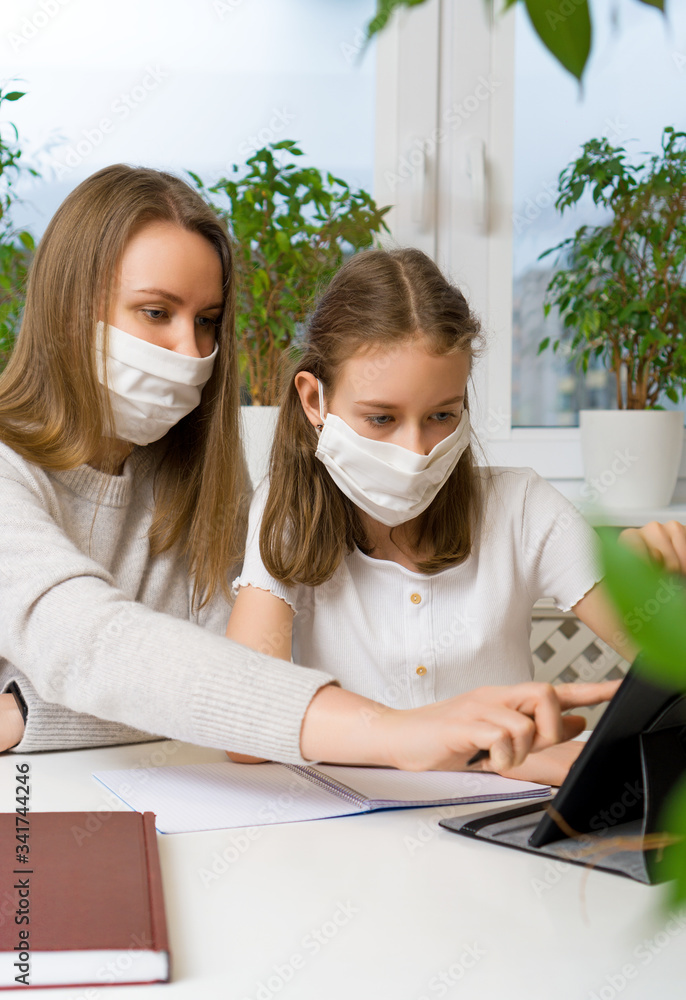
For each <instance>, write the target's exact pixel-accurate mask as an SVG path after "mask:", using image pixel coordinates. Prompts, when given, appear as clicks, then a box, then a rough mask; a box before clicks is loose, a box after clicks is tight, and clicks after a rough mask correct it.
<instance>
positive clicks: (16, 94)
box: [2, 90, 26, 101]
mask: <svg viewBox="0 0 686 1000" xmlns="http://www.w3.org/2000/svg"><path fill="white" fill-rule="evenodd" d="M25 94H26V92H25V91H23V90H11V91H10V93H9V94H3V98H2V99H3V101H18V100H19V98H20V97H24V96H25Z"/></svg>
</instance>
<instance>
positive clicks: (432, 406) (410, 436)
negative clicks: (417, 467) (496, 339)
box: [296, 339, 469, 455]
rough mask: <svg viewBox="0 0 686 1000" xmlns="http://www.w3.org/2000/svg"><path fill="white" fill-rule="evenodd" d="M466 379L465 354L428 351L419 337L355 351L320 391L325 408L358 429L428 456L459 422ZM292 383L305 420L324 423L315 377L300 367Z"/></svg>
mask: <svg viewBox="0 0 686 1000" xmlns="http://www.w3.org/2000/svg"><path fill="white" fill-rule="evenodd" d="M468 378H469V357H468V356H467V355H466V354H462V353H459V354H440V355H436V354H432V353H430V352H429V350H428V349H427V346H426V342H425V341H424V340H422V339H417V340H411V341H405V342H403V343H401V344H398V346H397V347H393V348H386V347H384V348H378V349H376V350H374V351H361V352H358V353H357V354H354V355H353V356H352V357H351V358H349V359H348V360H347V361H346V362H345V363H344V365H343V367H342V369H341V372H340V373H339V377H338V381H337V383H336V388H335V391H334V392H333V394H330V393H327V392H326V386H325V387H324V392H325V398H326V405H327V410H328V412H329V413H334V414H335V415H336V416H338V417H341V419H342V420H345V422H346V424H348V425H349V426H350V427H352V428H353V430H355V431H357V433H358V434H361V435H362V436H363V437H366V438H372V439H373V440H375V441H389V442H391V443H392V444H397V445H400V446H401V447H403V448H407V449H408V450H409V451H414V452H416V453H417V454H418V455H428V454H429V452H430V451H431V449H432V448H433V447H434V446H435V445H437V444H438V443H439V441H442V440H443V439H444V438H445V437H447V436H448V434H450V433H452V431H454V430H455V428H456V427H457V425H458V423H459V422H460V417H461V415H462V408H463V405H464V397H465V392H466V386H467V379H468ZM296 385H297V387H298V391H299V393H300V399H301V402H302V404H303V409H304V410H305V413H306V415H307V418H308V420H310V422H311V423H313V424H314V425H315V426H316V425H317V424H319V423H322V420H321V419H320V416H319V399H318V393H317V380H316V379H315V378H314V376H313V375H310V373H309V372H299V373H298V375H297V376H296Z"/></svg>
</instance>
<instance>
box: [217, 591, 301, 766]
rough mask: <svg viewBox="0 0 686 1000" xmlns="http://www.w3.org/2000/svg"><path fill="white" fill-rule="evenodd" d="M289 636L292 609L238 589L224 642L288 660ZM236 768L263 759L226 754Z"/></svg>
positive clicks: (265, 595) (268, 597) (262, 593)
mask: <svg viewBox="0 0 686 1000" xmlns="http://www.w3.org/2000/svg"><path fill="white" fill-rule="evenodd" d="M292 635H293V609H292V608H291V606H290V605H289V604H287V603H286V601H284V600H282V599H281V598H280V597H276V596H275V595H274V594H272V593H270V591H268V590H261V589H260V588H258V587H250V586H246V587H240V589H239V591H238V597H237V598H236V603H235V604H234V606H233V609H232V611H231V615H230V617H229V624H228V626H227V629H226V638H227V639H233V640H234V641H235V642H240V643H241V644H242V645H243V646H250V648H251V649H256V650H258V652H260V653H266V654H267V655H268V656H275V657H276V658H277V659H279V660H290V658H291V640H292ZM226 754H227V756H228V757H229V759H230V760H233V761H235V762H236V763H237V764H259V763H260V762H261V761H262V760H264V759H265V758H264V757H249V756H247V754H240V753H232V752H231V751H229V750H227V751H226Z"/></svg>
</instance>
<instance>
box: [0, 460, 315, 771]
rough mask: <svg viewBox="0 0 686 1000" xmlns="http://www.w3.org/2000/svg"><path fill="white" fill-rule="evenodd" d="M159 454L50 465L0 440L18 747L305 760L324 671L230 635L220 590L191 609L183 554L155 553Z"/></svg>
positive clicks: (0, 648) (5, 589)
mask: <svg viewBox="0 0 686 1000" xmlns="http://www.w3.org/2000/svg"><path fill="white" fill-rule="evenodd" d="M155 456H156V447H155V446H154V445H150V446H148V447H147V448H136V449H135V450H134V451H133V453H132V455H131V456H130V457H129V459H128V460H127V462H126V464H125V466H124V471H123V474H122V475H121V476H109V475H106V474H105V473H102V472H99V471H97V470H96V469H93V468H91V467H90V466H88V465H83V466H80V467H79V468H78V469H72V470H69V471H65V472H48V471H46V470H45V469H43V468H41V467H40V466H36V465H33V464H31V463H30V462H27V461H26V460H25V459H23V458H21V457H20V456H19V455H18V454H17V453H16V452H14V451H13V450H12V449H10V448H8V447H7V446H6V445H4V444H1V443H0V691H5V690H6V689H7V686H8V685H9V683H10V682H11V681H12V680H16V682H17V684H18V685H19V688H20V689H21V692H22V695H23V697H24V700H25V701H26V703H27V705H28V709H29V713H28V721H27V725H26V733H25V735H24V738H23V739H22V741H21V742H20V743H19V744H18V745H17V746H16V747H14V748H13V749H14V751H15V752H16V753H25V752H27V751H33V750H53V749H58V748H59V749H65V748H74V747H84V746H102V745H105V744H112V743H132V742H138V741H143V740H150V739H154V738H155V736H153V735H152V734H157V737H158V738H159V737H160V736H161V737H171V738H175V739H180V740H185V741H188V742H191V743H197V744H200V745H203V746H212V747H221V748H223V749H227V750H235V751H238V752H242V753H247V754H255V755H257V756H262V757H269V758H271V759H273V760H282V761H287V762H295V763H302V762H303V758H302V757H301V754H300V728H301V724H302V720H303V717H304V714H305V712H306V710H307V707H308V705H309V703H310V701H311V699H312V697H313V695H314V694H315V692H316V691H317V690H318V689H319V688H320V687H321V686H322V685H324V684H326V683H328V682H329V681H330V680H331V678H330V676H329V675H328V674H326V673H323V672H321V671H319V670H312V669H308V668H305V667H299V666H295V665H294V664H291V663H285V662H284V661H281V660H275V659H272V658H271V657H268V656H265V655H262V654H260V653H256V652H253V651H252V650H249V649H247V648H246V647H245V646H241V645H239V644H238V643H234V642H231V641H230V640H228V639H226V638H225V637H224V634H223V633H224V632H225V629H226V623H227V620H228V614H229V605H228V604H227V602H226V600H225V599H224V598H223V597H222V596H219V597H216V598H215V599H214V600H213V601H212V602H210V604H209V605H207V606H206V607H205V608H204V609H203V610H202V611H201V612H200V613H199V614H194V613H193V612H192V610H191V600H190V595H191V591H192V584H191V581H190V580H189V574H188V567H187V565H186V563H185V561H184V560H183V559H182V557H181V556H180V554H179V553H178V552H175V551H174V550H172V551H170V552H165V553H164V554H162V555H159V556H156V557H155V558H152V557H151V555H150V550H149V545H148V540H147V534H148V528H149V526H150V522H151V518H152V509H153V498H152V479H153V473H154V468H155V461H156V459H155ZM229 578H231V577H229Z"/></svg>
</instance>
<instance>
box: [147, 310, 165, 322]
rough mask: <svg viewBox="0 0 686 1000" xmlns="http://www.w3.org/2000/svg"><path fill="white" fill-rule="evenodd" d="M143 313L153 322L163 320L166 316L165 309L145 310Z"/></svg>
mask: <svg viewBox="0 0 686 1000" xmlns="http://www.w3.org/2000/svg"><path fill="white" fill-rule="evenodd" d="M143 312H144V313H145V315H146V316H147V317H148V319H153V320H155V319H162V317H163V316H166V313H165V311H164V309H144V310H143Z"/></svg>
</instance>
